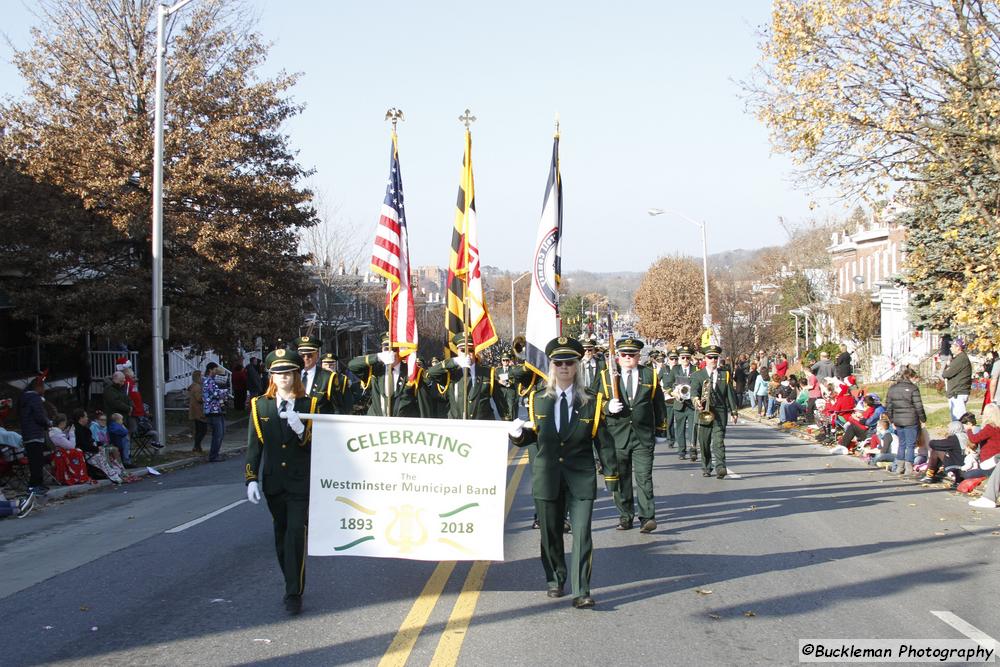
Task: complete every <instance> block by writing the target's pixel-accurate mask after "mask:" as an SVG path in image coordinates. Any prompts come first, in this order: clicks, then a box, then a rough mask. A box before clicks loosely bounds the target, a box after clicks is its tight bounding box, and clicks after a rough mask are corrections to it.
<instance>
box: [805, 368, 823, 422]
mask: <svg viewBox="0 0 1000 667" xmlns="http://www.w3.org/2000/svg"><path fill="white" fill-rule="evenodd" d="M803 372H805V375H806V377H805V390H806V405H805V413H806V421H807V422H810V423H812V422H813V421H814V419H815V413H816V401H818V400H819V399H821V398H823V387H822V386H821V385H820V382H819V378H818V377H817V376H816V374H815V373H813V371H812V369H811V368H803Z"/></svg>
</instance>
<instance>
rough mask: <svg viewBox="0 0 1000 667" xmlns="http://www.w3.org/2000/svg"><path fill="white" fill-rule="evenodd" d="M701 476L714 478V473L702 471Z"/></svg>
mask: <svg viewBox="0 0 1000 667" xmlns="http://www.w3.org/2000/svg"><path fill="white" fill-rule="evenodd" d="M701 476H702V477H711V476H712V473H711V471H709V470H702V471H701Z"/></svg>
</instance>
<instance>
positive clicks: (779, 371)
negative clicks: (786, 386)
mask: <svg viewBox="0 0 1000 667" xmlns="http://www.w3.org/2000/svg"><path fill="white" fill-rule="evenodd" d="M786 375H788V355H787V354H785V353H784V352H782V353H781V354H779V355H778V358H777V359H776V360H775V362H774V379H775V380H777V381H778V382H782V381H783V380H784V379H785V376H786Z"/></svg>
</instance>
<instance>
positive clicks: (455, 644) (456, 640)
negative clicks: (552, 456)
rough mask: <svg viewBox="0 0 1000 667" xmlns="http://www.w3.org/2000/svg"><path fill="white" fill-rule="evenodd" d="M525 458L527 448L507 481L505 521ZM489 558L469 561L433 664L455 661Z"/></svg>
mask: <svg viewBox="0 0 1000 667" xmlns="http://www.w3.org/2000/svg"><path fill="white" fill-rule="evenodd" d="M527 462H528V451H527V450H524V452H523V453H522V454H521V458H520V459H519V460H518V462H517V468H515V469H514V473H513V474H512V475H511V476H510V482H509V483H508V484H507V504H506V507H504V513H503V518H504V522H505V523H506V521H507V515H508V514H510V508H511V506H513V504H514V495H515V494H516V493H517V487H518V485H519V484H520V483H521V476H522V475H523V474H524V470H525V468H526V467H527V466H525V464H526V463H527ZM490 562H491V561H488V560H477V561H476V562H475V563H473V564H472V569H470V570H469V575H468V576H467V577H466V578H465V583H464V584H463V585H462V592H461V593H459V595H458V599H457V600H455V607H454V608H453V609H452V610H451V616H449V617H448V624H447V625H446V626H445V628H444V632H443V633H442V634H441V639H440V640H438V645H437V649H436V650H435V651H434V657H433V658H431V665H432V667H445V666H448V667H450V666H452V665H455V664H457V663H458V654H459V653H460V652H461V650H462V642H463V641H465V635H466V631H467V630H468V629H469V624H470V623H471V622H472V616H473V615H474V614H475V613H476V604H477V603H478V602H479V591H481V590H482V589H483V582H484V581H485V580H486V571H487V570H489V569H490Z"/></svg>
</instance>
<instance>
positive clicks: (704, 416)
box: [698, 378, 715, 426]
mask: <svg viewBox="0 0 1000 667" xmlns="http://www.w3.org/2000/svg"><path fill="white" fill-rule="evenodd" d="M714 421H715V415H714V414H712V379H711V378H709V379H708V380H705V381H704V382H703V383H702V385H701V399H700V400H699V401H698V423H699V424H701V425H702V426H711V425H712V422H714Z"/></svg>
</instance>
